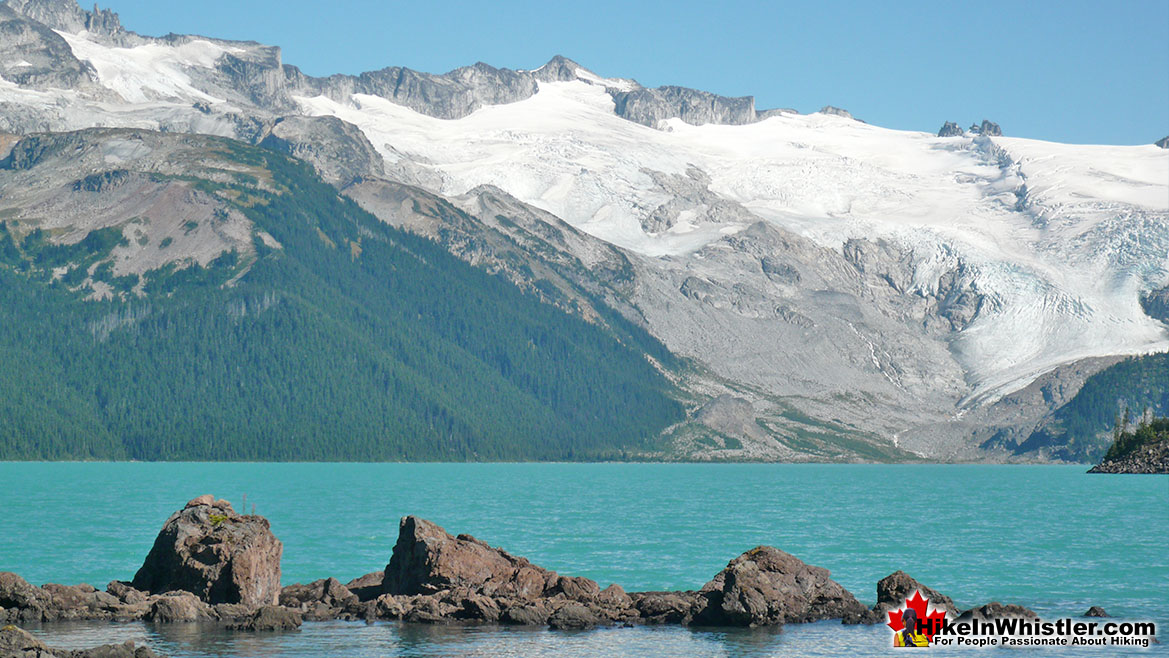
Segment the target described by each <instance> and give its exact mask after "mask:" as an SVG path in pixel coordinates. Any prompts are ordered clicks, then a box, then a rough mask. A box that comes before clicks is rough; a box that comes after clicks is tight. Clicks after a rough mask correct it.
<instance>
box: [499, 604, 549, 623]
mask: <svg viewBox="0 0 1169 658" xmlns="http://www.w3.org/2000/svg"><path fill="white" fill-rule="evenodd" d="M550 616H552V613H551V612H550V611H549V610H548V607H547V606H546V605H544V604H543V603H538V602H537V603H520V604H516V605H512V606H509V607H508V608H506V609H505V610H504V611H503V613H502V614H501V615H500V618H499V621H500V622H502V623H504V624H511V625H515V626H543V625H544V624H547V623H548V618H549V617H550Z"/></svg>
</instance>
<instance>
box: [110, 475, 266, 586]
mask: <svg viewBox="0 0 1169 658" xmlns="http://www.w3.org/2000/svg"><path fill="white" fill-rule="evenodd" d="M283 550H284V547H283V545H282V544H281V543H280V540H278V539H276V537H275V535H273V534H272V531H271V529H270V526H269V523H268V520H267V519H265V518H263V517H260V516H242V515H239V514H236V513H235V511H234V510H232V508H231V504H230V503H228V502H227V501H224V500H219V501H212V500H211V496H210V495H205V496H200V497H199V498H196V499H194V500H192V501H190V502H189V503H187V506H186V507H185V508H184V509H182V510H181V511H179V512H175V513H174V514H172V515H171V517H170V518H169V519H167V521H166V524H165V525H163V528H162V531H161V532H160V533H159V534H158V538H157V539H155V541H154V547H153V548H152V549H151V550H150V553H149V555H147V556H146V561H145V562H144V563H143V565H142V568H141V569H139V570H138V573H137V574H136V575H135V576H134V582H133V585H134V587H135V588H137V589H140V590H144V591H148V592H166V591H172V590H183V591H187V592H191V593H193V594H195V595H196V596H198V597H199V598H200V599H202V600H203V601H205V602H207V603H242V604H244V605H247V606H252V607H254V606H261V605H268V604H275V603H276V602H277V599H278V598H279V596H280V558H281V555H282V554H283Z"/></svg>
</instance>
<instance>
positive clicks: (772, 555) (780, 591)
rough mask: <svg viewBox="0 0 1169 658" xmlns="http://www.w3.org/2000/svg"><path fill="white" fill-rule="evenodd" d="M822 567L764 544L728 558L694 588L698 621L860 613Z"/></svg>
mask: <svg viewBox="0 0 1169 658" xmlns="http://www.w3.org/2000/svg"><path fill="white" fill-rule="evenodd" d="M830 575H831V574H830V573H829V572H828V570H827V569H824V568H822V567H815V566H811V565H808V564H804V562H802V561H801V560H800V559H799V558H797V557H795V556H794V555H791V554H789V553H785V552H783V551H781V550H779V549H776V548H772V547H770V546H759V547H757V548H754V549H752V550H750V551H747V552H746V553H743V554H742V555H740V556H739V557H737V558H735V559H734V560H731V562H730V563H729V564H727V567H726V568H725V569H723V570H722V571H721V572H719V573H718V575H716V576H715V577H714V579H713V580H711V581H710V582H709V583H707V584H706V585H705V586H704V587H703V588H702V590H701V591H700V592H699V594H700V595H701V598H700V599H699V600H698V607H699V609H698V611H697V614H695V616H694V620H693V623H694V624H695V625H699V626H751V627H755V626H778V625H781V624H784V623H803V622H812V621H819V620H823V619H841V618H848V617H855V616H859V615H863V614H865V612H866V609H865V607H864V606H863V605H861V603H860V601H857V600H856V597H855V596H853V595H852V594H851V593H850V592H849V591H848V590H846V589H844V587H842V586H841V585H840V584H839V583H837V582H836V581H834V580H832V579H831V578H830V577H829V576H830Z"/></svg>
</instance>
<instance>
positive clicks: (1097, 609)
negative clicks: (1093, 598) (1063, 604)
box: [1084, 605, 1112, 617]
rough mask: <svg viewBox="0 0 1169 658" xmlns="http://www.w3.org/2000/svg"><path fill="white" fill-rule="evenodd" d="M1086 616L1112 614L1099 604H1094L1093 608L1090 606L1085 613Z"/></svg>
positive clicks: (1107, 615) (1106, 615) (1108, 615)
mask: <svg viewBox="0 0 1169 658" xmlns="http://www.w3.org/2000/svg"><path fill="white" fill-rule="evenodd" d="M1084 616H1085V617H1111V616H1112V615H1110V614H1108V613H1107V612H1105V611H1104V608H1101V607H1100V606H1098V605H1094V606H1092V607H1091V608H1088V611H1087V612H1085V613H1084Z"/></svg>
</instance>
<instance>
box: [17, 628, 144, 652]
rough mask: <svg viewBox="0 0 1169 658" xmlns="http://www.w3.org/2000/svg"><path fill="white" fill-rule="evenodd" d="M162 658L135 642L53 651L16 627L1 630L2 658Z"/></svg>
mask: <svg viewBox="0 0 1169 658" xmlns="http://www.w3.org/2000/svg"><path fill="white" fill-rule="evenodd" d="M9 657H12V658H162V657H161V656H159V655H158V654H156V653H154V652H153V651H151V650H150V648H149V647H145V646H141V647H136V646H134V643H133V642H126V643H124V644H106V645H103V646H100V647H94V648H92V649H74V650H69V649H53V648H50V647H47V646H45V644H44V643H43V642H41V641H40V640H38V639H36V638H35V637H33V635H32V634H31V633H29V632H28V631H26V630H24V629H21V628H17V627H16V626H5V627H3V628H0V658H9Z"/></svg>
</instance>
